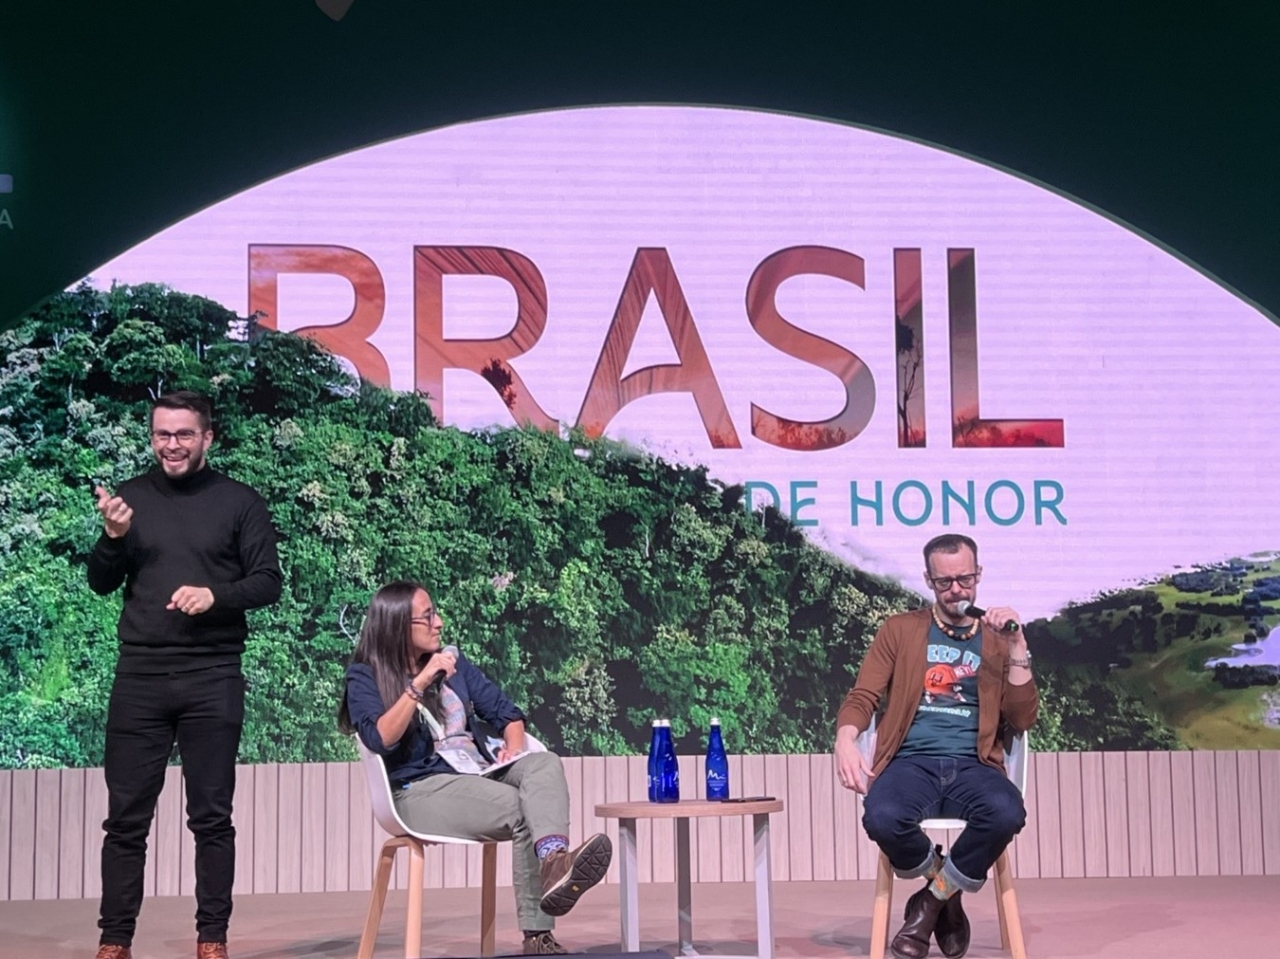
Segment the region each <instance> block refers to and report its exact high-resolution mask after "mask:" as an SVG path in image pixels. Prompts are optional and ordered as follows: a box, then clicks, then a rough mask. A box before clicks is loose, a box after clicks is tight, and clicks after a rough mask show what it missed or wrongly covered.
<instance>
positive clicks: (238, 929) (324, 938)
mask: <svg viewBox="0 0 1280 959" xmlns="http://www.w3.org/2000/svg"><path fill="white" fill-rule="evenodd" d="M914 886H915V884H914V883H903V882H899V883H898V884H897V885H896V888H895V890H894V891H895V896H894V901H895V907H894V908H895V912H896V913H897V916H895V923H894V925H893V927H892V929H891V932H892V931H893V930H896V928H897V925H898V921H897V918H898V917H900V916H901V911H900V910H901V908H902V904H903V903H904V902H905V901H906V897H907V895H909V894H910V892H911V891H912V889H913V888H914ZM1017 890H1018V896H1019V900H1020V905H1021V913H1022V922H1023V928H1024V930H1025V933H1026V937H1027V951H1028V953H1029V955H1030V956H1031V957H1032V959H1075V957H1099V959H1148V957H1150V959H1157V957H1158V959H1178V957H1184V956H1185V957H1187V959H1191V957H1197V959H1198V957H1201V956H1204V955H1218V956H1233V957H1268V956H1277V955H1280V945H1277V936H1276V931H1275V926H1274V925H1273V923H1275V922H1276V919H1277V914H1276V911H1275V910H1276V908H1277V906H1276V903H1278V902H1280V877H1274V876H1272V877H1263V878H1259V877H1248V878H1245V877H1238V876H1231V877H1214V878H1211V877H1200V878H1179V879H1169V878H1160V879H1028V880H1022V881H1019V882H1018V884H1017ZM617 897H618V887H617V886H603V887H600V888H598V889H596V890H593V891H592V892H591V893H589V894H588V895H587V896H586V897H585V898H584V899H583V900H582V902H580V903H579V904H578V907H577V908H576V909H575V910H574V911H573V913H571V914H570V915H569V916H567V917H565V918H563V919H561V920H560V922H559V926H558V929H557V936H558V938H559V939H560V941H561V942H562V943H564V945H565V946H566V947H568V948H569V949H570V951H573V952H585V953H612V952H616V951H617V950H618V943H619V932H618V898H617ZM993 897H994V893H993V891H992V886H991V884H990V883H988V884H987V886H986V888H984V889H983V890H982V891H981V892H979V893H978V894H977V895H975V896H966V903H967V910H968V912H969V915H970V917H971V918H972V920H973V946H972V948H971V949H970V951H969V955H970V956H971V957H974V959H983V957H989V956H998V955H1003V953H1001V951H1000V932H999V927H998V925H997V923H996V916H995V901H994V898H993ZM871 899H872V884H871V883H869V882H777V883H775V884H774V924H775V930H776V936H777V955H778V956H779V957H799V956H813V957H836V959H843V957H857V956H865V955H866V953H867V940H868V936H869V934H870V926H871V921H870V909H871ZM675 901H676V891H675V886H674V884H654V885H642V886H641V887H640V932H641V939H642V947H643V948H645V949H660V950H663V951H666V952H668V953H674V952H675V945H674V943H675V938H676V915H675ZM753 902H754V895H753V889H752V887H751V885H750V884H745V883H708V884H703V885H698V884H695V885H694V888H693V916H694V939H695V942H696V945H697V946H698V948H699V949H700V950H701V951H702V952H704V953H711V954H715V953H721V954H724V953H742V952H753V951H754V943H752V942H751V940H750V937H751V936H753V935H754V930H755V920H754V912H753ZM367 903H368V894H367V893H355V892H343V893H309V894H278V895H252V896H240V897H238V898H237V899H236V912H235V917H234V919H233V921H232V927H231V956H232V959H268V957H282V959H303V957H310V956H316V957H354V956H355V953H356V944H357V942H358V940H359V935H360V927H361V925H362V923H363V920H364V911H365V908H366V905H367ZM426 904H427V905H426V908H427V914H426V917H425V919H424V922H423V936H422V948H423V955H424V956H432V957H435V956H450V957H453V956H475V955H477V954H478V933H477V927H478V919H477V917H476V912H477V910H478V908H479V893H478V892H477V891H475V890H470V889H447V890H432V891H428V893H427V896H426ZM404 908H405V894H404V893H403V892H392V893H391V894H390V895H389V897H388V901H387V910H386V913H385V914H384V916H383V924H382V930H381V935H380V936H379V939H378V947H377V950H376V952H375V956H376V957H379V959H383V957H385V959H390V957H399V956H401V955H403V952H402V947H401V935H402V931H403V921H404ZM193 911H194V900H192V899H190V898H188V897H177V896H174V897H161V898H153V899H149V900H147V901H146V903H145V904H144V906H143V911H142V918H141V920H140V922H139V934H138V937H137V940H136V941H135V943H134V953H133V954H134V956H135V957H137V959H169V957H178V959H189V957H191V956H193V955H194V953H195V947H194V945H193V942H194V938H195V934H194V931H193V930H194V925H193V921H192V918H191V917H192V914H193ZM435 917H444V918H435ZM96 919H97V903H96V901H92V900H83V899H80V900H54V901H35V902H31V901H27V902H3V903H0V959H92V956H93V954H94V950H95V946H96V943H97V928H96V925H95V923H96ZM519 948H520V934H519V932H518V930H517V929H516V922H515V910H514V904H513V901H512V896H511V890H510V889H509V888H499V890H498V952H499V954H502V953H513V952H518V950H519ZM931 955H933V956H938V955H940V953H938V952H937V949H936V947H935V948H934V951H933V952H932V953H931Z"/></svg>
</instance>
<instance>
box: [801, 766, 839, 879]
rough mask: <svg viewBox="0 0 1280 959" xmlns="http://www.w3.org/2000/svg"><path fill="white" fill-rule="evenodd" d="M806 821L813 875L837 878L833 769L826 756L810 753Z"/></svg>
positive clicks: (834, 774)
mask: <svg viewBox="0 0 1280 959" xmlns="http://www.w3.org/2000/svg"><path fill="white" fill-rule="evenodd" d="M808 760H809V788H810V793H809V822H810V828H811V830H812V831H811V833H810V840H811V842H812V846H813V858H812V862H813V878H814V879H815V880H827V879H835V878H836V856H835V844H836V831H835V809H834V808H833V802H834V799H833V794H832V791H831V789H832V785H833V784H834V782H835V778H836V770H835V764H834V761H833V760H832V758H831V757H830V756H828V755H816V756H809V757H808Z"/></svg>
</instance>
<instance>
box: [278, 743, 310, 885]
mask: <svg viewBox="0 0 1280 959" xmlns="http://www.w3.org/2000/svg"><path fill="white" fill-rule="evenodd" d="M278 794H279V805H278V806H277V808H276V830H277V831H276V891H278V892H301V891H302V818H303V809H302V766H301V765H299V764H298V763H283V764H281V766H280V782H279V785H278Z"/></svg>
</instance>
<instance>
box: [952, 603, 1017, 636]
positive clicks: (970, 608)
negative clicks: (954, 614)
mask: <svg viewBox="0 0 1280 959" xmlns="http://www.w3.org/2000/svg"><path fill="white" fill-rule="evenodd" d="M956 609H958V610H960V615H961V616H972V617H973V618H974V619H981V618H982V617H983V616H986V615H987V611H986V610H985V609H983V608H982V607H981V606H974V605H973V603H971V602H969V601H968V600H967V599H962V600H960V602H958V603H956ZM1021 628H1022V625H1021V624H1020V623H1019V622H1018V621H1017V620H1016V619H1011V620H1009V621H1008V622H1007V623H1005V624H1004V631H1005V632H1006V633H1016V632H1017V631H1018V630H1020V629H1021Z"/></svg>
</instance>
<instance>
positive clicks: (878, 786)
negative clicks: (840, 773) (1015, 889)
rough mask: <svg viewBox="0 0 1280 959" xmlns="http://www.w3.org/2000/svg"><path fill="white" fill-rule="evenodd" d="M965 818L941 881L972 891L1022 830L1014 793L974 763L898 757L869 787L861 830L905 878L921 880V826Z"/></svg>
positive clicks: (924, 860)
mask: <svg viewBox="0 0 1280 959" xmlns="http://www.w3.org/2000/svg"><path fill="white" fill-rule="evenodd" d="M933 818H943V819H963V820H964V821H965V822H966V823H967V825H966V827H965V829H964V831H963V832H962V833H960V837H959V838H958V839H957V840H956V841H955V842H954V843H953V844H952V846H951V852H950V854H949V855H948V857H947V859H948V863H947V866H946V867H944V868H945V870H946V873H947V878H948V879H950V880H951V881H953V882H954V883H955V884H956V885H957V886H958V887H959V888H961V889H963V890H965V891H966V892H976V891H977V890H978V889H981V888H982V884H983V882H985V881H986V877H987V871H988V870H989V869H990V868H991V867H992V866H993V865H995V861H996V860H997V859H999V858H1000V853H1002V852H1004V849H1005V847H1006V846H1007V845H1009V843H1010V841H1011V840H1012V839H1013V837H1014V836H1016V835H1017V834H1018V833H1019V832H1021V831H1022V827H1023V826H1024V825H1026V821H1027V810H1026V806H1024V805H1023V802H1022V794H1021V793H1019V792H1018V787H1016V786H1015V785H1014V784H1013V783H1011V782H1010V781H1009V779H1008V777H1007V776H1005V775H1004V773H1002V772H1000V770H998V769H993V768H992V767H990V766H987V765H985V764H984V763H982V762H981V761H980V760H979V759H978V757H977V756H956V757H952V756H901V757H898V758H896V759H893V760H891V761H890V762H889V765H888V766H886V767H885V768H884V771H883V772H881V773H880V775H879V776H876V777H875V778H874V779H873V780H871V788H870V790H868V792H867V798H866V801H865V802H864V804H863V816H862V825H863V828H865V829H866V831H867V835H868V836H870V837H871V839H872V841H874V842H875V843H876V844H877V845H878V846H879V847H880V848H881V850H883V851H884V854H885V855H886V856H887V857H888V858H889V864H890V865H892V866H893V870H894V872H895V873H897V874H898V875H899V876H901V877H903V878H911V877H914V876H920V875H923V874H924V871H925V869H926V868H927V867H928V865H929V864H930V862H931V861H932V854H933V844H932V843H931V842H930V840H929V837H928V836H927V835H926V834H925V833H924V831H923V830H922V829H921V828H920V821H921V820H922V819H933Z"/></svg>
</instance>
